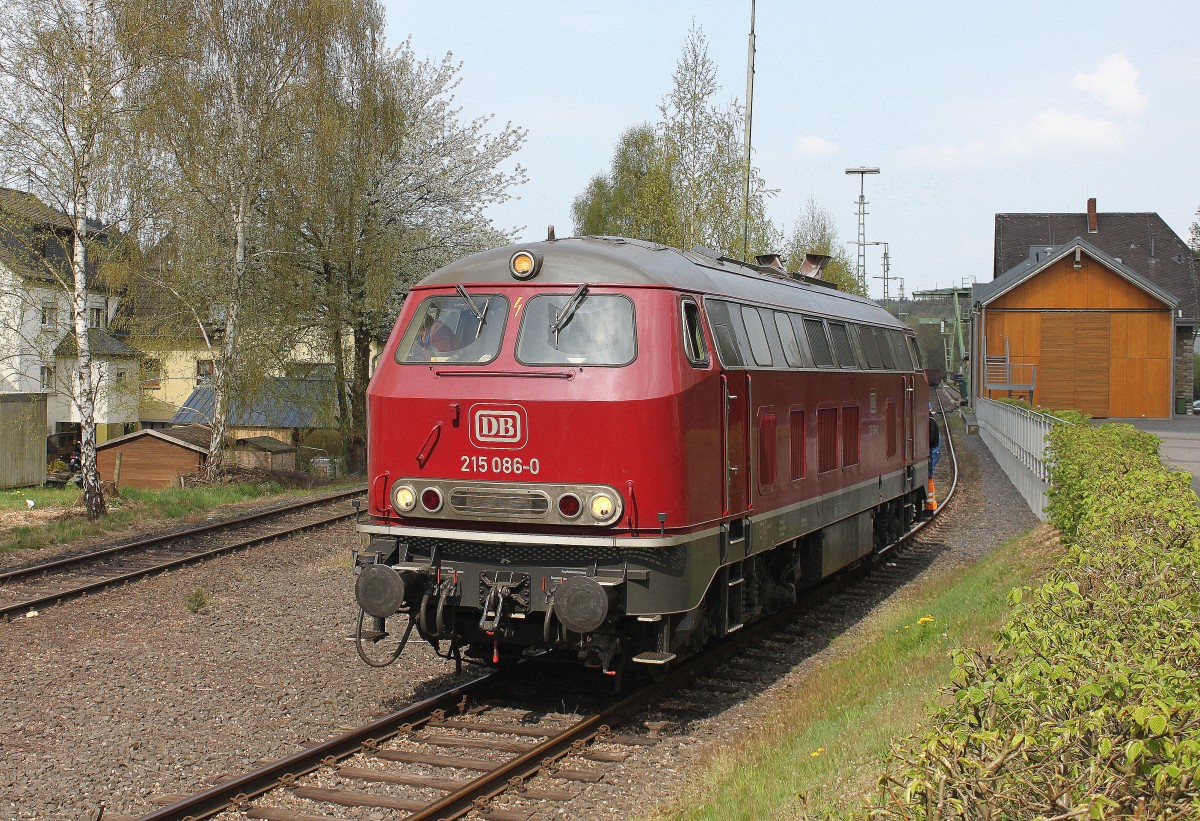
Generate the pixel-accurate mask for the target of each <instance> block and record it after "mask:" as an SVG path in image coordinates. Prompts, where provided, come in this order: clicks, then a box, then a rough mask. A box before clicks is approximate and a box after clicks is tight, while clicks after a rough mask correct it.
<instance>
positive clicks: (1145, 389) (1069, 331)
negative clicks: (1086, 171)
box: [971, 198, 1200, 418]
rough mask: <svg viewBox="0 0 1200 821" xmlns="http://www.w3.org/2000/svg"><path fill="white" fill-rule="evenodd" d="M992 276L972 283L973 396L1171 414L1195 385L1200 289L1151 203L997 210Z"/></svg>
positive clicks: (1111, 412) (1187, 257) (1105, 413)
mask: <svg viewBox="0 0 1200 821" xmlns="http://www.w3.org/2000/svg"><path fill="white" fill-rule="evenodd" d="M993 275H994V278H993V279H992V281H991V282H984V283H980V284H977V285H975V287H974V289H973V298H972V302H973V304H974V311H973V321H972V351H973V361H972V362H971V384H972V386H973V388H972V394H973V396H977V397H978V396H984V397H990V398H998V397H1004V396H1016V397H1021V398H1025V399H1029V400H1030V401H1032V402H1033V403H1034V404H1035V405H1039V406H1042V407H1045V408H1051V409H1067V408H1070V409H1075V410H1081V411H1084V412H1086V413H1089V414H1091V415H1092V416H1096V417H1147V418H1166V417H1169V416H1171V415H1172V413H1174V412H1182V411H1180V408H1181V406H1182V403H1186V402H1187V401H1190V399H1191V397H1192V390H1193V384H1192V382H1193V366H1192V360H1193V354H1192V340H1193V337H1194V335H1195V330H1196V329H1197V327H1200V287H1198V284H1197V270H1196V262H1195V259H1194V257H1193V254H1192V252H1191V249H1190V248H1188V246H1187V244H1186V243H1185V242H1184V241H1183V240H1182V239H1180V237H1179V236H1178V235H1177V234H1176V233H1175V232H1174V231H1172V230H1171V228H1170V227H1169V226H1167V224H1166V223H1165V222H1164V221H1163V220H1162V218H1161V217H1159V215H1158V214H1155V213H1145V212H1115V213H1103V214H1102V213H1099V212H1098V211H1097V209H1096V200H1095V199H1094V198H1093V199H1090V200H1088V206H1087V210H1086V211H1084V212H1083V213H1078V214H1074V213H1067V214H1062V213H1054V214H997V215H996V238H995V258H994V268H993Z"/></svg>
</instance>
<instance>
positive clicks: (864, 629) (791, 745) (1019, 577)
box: [653, 526, 1057, 821]
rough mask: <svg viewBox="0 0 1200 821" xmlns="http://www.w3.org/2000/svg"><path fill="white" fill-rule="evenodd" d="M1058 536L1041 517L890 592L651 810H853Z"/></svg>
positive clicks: (791, 813)
mask: <svg viewBox="0 0 1200 821" xmlns="http://www.w3.org/2000/svg"><path fill="white" fill-rule="evenodd" d="M1056 545H1057V542H1056V540H1055V539H1054V538H1053V535H1052V531H1051V530H1050V529H1049V528H1047V527H1045V526H1042V527H1039V528H1037V529H1035V530H1033V531H1031V532H1030V533H1027V534H1025V535H1023V536H1020V537H1017V538H1015V539H1012V540H1009V541H1008V542H1006V543H1005V544H1003V545H1001V546H1000V547H999V548H997V549H996V550H994V551H993V552H992V553H990V554H989V555H988V556H986V557H985V558H983V559H981V560H980V561H979V562H976V563H974V564H972V565H969V566H966V567H959V568H953V569H948V570H946V571H945V572H942V573H938V574H936V575H933V576H931V577H928V578H925V579H923V580H921V581H919V582H917V583H916V584H915V585H914V586H912V587H911V588H910V589H908V590H906V591H905V593H904V594H902V595H901V596H899V597H893V600H891V601H889V602H888V603H887V604H885V605H884V606H883V607H881V608H879V609H878V610H876V611H875V612H874V613H872V614H871V615H870V616H869V617H868V618H867V619H866V620H864V622H863V623H862V624H861V625H860V626H859V627H858V628H857V629H855V630H853V631H851V632H850V633H847V634H845V635H843V636H841V637H839V638H838V639H837V640H836V641H835V642H834V643H833V644H832V645H831V646H830V648H829V650H828V651H827V652H826V654H825V655H826V656H828V658H829V661H827V662H825V663H823V664H817V665H813V669H811V671H809V672H808V673H807V674H805V675H803V676H801V677H799V678H798V679H797V680H796V681H794V682H793V683H792V684H791V685H790V687H789V691H788V693H787V694H786V695H785V696H784V697H783V698H782V699H781V700H780V703H779V705H778V706H777V708H776V709H775V711H774V714H773V715H768V716H767V717H766V718H764V720H763V721H762V722H761V723H760V724H759V726H758V728H757V729H755V730H754V731H752V732H750V733H748V734H747V735H746V736H744V737H742V738H741V739H740V740H739V741H738V742H736V743H735V744H734V745H733V746H732V747H729V748H726V749H723V750H721V751H720V752H717V753H715V754H714V755H712V756H711V757H710V758H709V759H708V760H707V761H706V762H705V769H706V771H705V772H704V773H703V774H701V775H699V776H697V777H696V778H695V779H694V780H693V783H694V784H696V785H699V786H698V787H697V788H696V791H695V792H694V793H693V794H691V795H689V796H688V797H687V798H685V799H683V800H681V801H680V802H678V803H676V804H675V805H673V806H670V807H667V808H665V809H661V810H660V811H659V812H658V813H657V814H656V815H655V816H653V817H654V818H656V819H659V820H660V821H664V820H665V819H671V821H676V820H682V819H714V820H715V819H722V821H724V820H725V819H764V818H802V817H820V818H826V817H834V818H837V817H850V816H851V815H853V814H854V813H855V811H856V810H857V811H859V812H861V810H862V808H863V806H864V803H865V802H866V801H867V800H868V796H869V794H870V793H871V792H872V791H873V789H874V787H875V786H876V783H877V781H878V779H879V776H880V774H881V773H882V772H883V759H884V757H885V756H886V754H887V752H888V749H889V747H890V744H891V742H892V740H893V739H898V738H902V737H904V736H906V735H908V734H909V733H910V732H911V731H912V729H913V727H914V726H915V725H916V724H918V723H919V722H920V721H921V720H922V719H923V718H925V717H926V716H927V715H928V707H929V704H930V702H931V701H934V700H936V699H937V698H938V697H939V693H940V692H941V691H942V689H943V688H944V686H945V685H946V683H947V681H948V675H949V672H950V670H951V667H952V664H951V660H950V658H949V652H950V650H952V649H953V648H956V647H963V646H968V647H977V648H986V647H988V646H989V645H990V644H991V640H992V634H993V633H994V631H995V630H996V629H997V628H998V627H999V626H1000V624H1001V623H1002V622H1003V621H1004V619H1005V617H1006V616H1007V612H1008V600H1007V596H1008V592H1009V590H1011V589H1012V588H1013V587H1017V586H1021V585H1025V584H1029V583H1031V582H1032V581H1033V580H1034V579H1035V578H1037V577H1038V576H1040V575H1041V574H1042V573H1043V572H1045V570H1046V569H1047V568H1048V567H1049V565H1050V564H1051V563H1052V561H1053V558H1054V551H1055V548H1056Z"/></svg>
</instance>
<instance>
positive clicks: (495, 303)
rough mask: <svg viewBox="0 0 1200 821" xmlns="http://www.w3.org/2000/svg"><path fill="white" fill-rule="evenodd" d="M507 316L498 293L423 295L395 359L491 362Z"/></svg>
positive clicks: (506, 302) (409, 360)
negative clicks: (423, 297)
mask: <svg viewBox="0 0 1200 821" xmlns="http://www.w3.org/2000/svg"><path fill="white" fill-rule="evenodd" d="M507 316H508V300H507V299H505V298H504V297H503V296H500V295H499V294H476V293H471V294H469V295H463V294H462V293H460V294H459V295H457V296H430V297H426V298H425V299H424V301H422V302H421V304H420V305H419V306H417V310H416V313H414V314H413V318H412V320H411V321H410V322H409V323H408V328H406V329H405V331H404V336H403V337H402V338H401V339H400V344H399V345H398V346H397V347H396V361H397V362H417V363H421V362H425V363H427V362H461V363H468V362H470V363H480V362H491V361H492V360H493V359H495V358H496V354H497V353H499V351H500V339H501V337H502V336H503V335H504V320H505V318H506V317H507Z"/></svg>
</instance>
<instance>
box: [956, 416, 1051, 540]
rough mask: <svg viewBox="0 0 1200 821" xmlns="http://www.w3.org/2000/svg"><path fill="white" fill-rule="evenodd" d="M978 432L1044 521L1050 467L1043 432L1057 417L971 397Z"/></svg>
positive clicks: (1010, 478) (1031, 506)
mask: <svg viewBox="0 0 1200 821" xmlns="http://www.w3.org/2000/svg"><path fill="white" fill-rule="evenodd" d="M975 402H976V404H975V413H976V416H977V417H978V420H979V435H980V436H981V437H982V438H983V442H984V444H985V445H987V447H988V450H990V451H991V452H992V455H993V456H995V457H996V461H997V462H999V463H1000V468H1001V469H1002V470H1003V471H1004V473H1005V474H1006V475H1007V476H1008V478H1009V481H1011V482H1012V483H1013V486H1014V487H1016V489H1017V492H1018V493H1020V494H1021V496H1022V497H1023V498H1024V499H1025V501H1026V502H1027V503H1028V504H1029V509H1030V510H1032V511H1033V512H1034V514H1035V515H1036V516H1037V517H1038V518H1039V519H1041V520H1042V521H1043V522H1044V521H1046V490H1047V489H1048V488H1049V487H1050V471H1049V469H1048V468H1047V467H1046V460H1045V453H1046V435H1047V434H1048V433H1049V432H1050V428H1052V427H1053V426H1054V424H1055V423H1056V422H1061V421H1062V420H1061V419H1058V418H1057V417H1054V416H1050V415H1049V414H1045V413H1038V412H1036V411H1030V410H1025V409H1024V408H1018V407H1016V406H1015V405H1009V404H1007V403H1004V402H996V401H994V400H992V399H982V398H981V399H977V400H975Z"/></svg>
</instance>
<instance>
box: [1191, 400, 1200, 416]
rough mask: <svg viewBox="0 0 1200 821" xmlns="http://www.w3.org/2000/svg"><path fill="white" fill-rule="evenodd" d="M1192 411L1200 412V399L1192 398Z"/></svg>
mask: <svg viewBox="0 0 1200 821" xmlns="http://www.w3.org/2000/svg"><path fill="white" fill-rule="evenodd" d="M1192 413H1196V414H1200V399H1193V400H1192Z"/></svg>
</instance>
